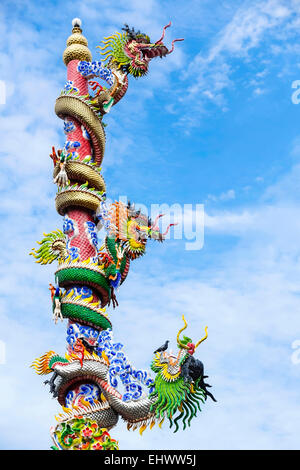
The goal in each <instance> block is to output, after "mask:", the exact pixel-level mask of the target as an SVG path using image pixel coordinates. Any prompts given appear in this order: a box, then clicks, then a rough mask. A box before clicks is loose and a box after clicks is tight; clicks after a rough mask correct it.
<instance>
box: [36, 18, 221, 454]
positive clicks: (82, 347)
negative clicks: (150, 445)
mask: <svg viewBox="0 0 300 470" xmlns="http://www.w3.org/2000/svg"><path fill="white" fill-rule="evenodd" d="M72 24H73V30H72V34H71V36H70V37H69V38H68V40H67V48H66V50H65V51H64V54H63V60H64V63H65V65H66V66H67V82H66V85H65V87H64V89H63V91H62V92H61V94H60V96H59V97H58V98H57V100H56V104H55V112H56V114H57V115H58V117H60V118H61V119H62V120H63V122H64V132H65V134H66V142H65V144H64V147H63V148H62V149H60V150H58V151H57V152H56V150H55V148H54V147H53V148H52V153H51V155H50V157H51V158H52V160H53V164H54V172H53V181H54V183H55V184H56V185H57V188H58V189H57V195H56V200H55V203H56V209H57V211H58V213H59V214H60V215H61V216H63V230H62V231H61V230H56V231H53V232H51V233H49V234H44V238H43V239H42V241H41V242H38V243H39V247H38V248H37V249H33V250H32V252H31V254H32V255H33V256H34V257H35V258H36V260H37V262H38V263H41V264H47V263H52V262H53V261H55V260H56V261H57V262H58V267H57V270H56V272H55V285H52V284H50V287H49V289H50V292H51V300H52V310H53V319H54V321H55V322H57V321H58V320H59V319H60V320H63V319H67V321H68V329H67V352H66V354H65V355H64V356H60V355H59V354H56V353H55V352H54V351H49V352H47V353H46V354H44V355H43V356H41V357H39V358H38V359H36V360H35V361H34V362H33V364H32V367H33V368H34V369H35V370H36V372H37V373H38V374H51V376H50V379H49V380H46V381H45V384H48V385H49V387H50V392H51V393H52V394H53V396H54V397H56V398H57V400H58V402H59V403H60V405H61V406H62V409H63V413H60V414H59V415H58V416H57V417H56V419H57V424H56V426H54V427H53V428H51V436H52V440H53V443H54V445H53V448H54V449H77V450H78V449H87V450H101V449H108V450H114V449H118V443H117V442H116V441H115V440H114V439H111V437H110V435H109V431H110V429H111V428H113V427H114V426H115V425H116V424H117V422H118V419H119V417H120V416H121V417H122V418H123V419H124V420H125V421H126V422H127V424H128V429H130V428H132V429H136V428H139V429H140V433H142V432H143V431H144V429H145V428H146V427H147V426H148V425H149V426H150V428H152V427H153V425H154V424H155V423H156V422H158V423H159V424H160V425H161V424H162V422H163V420H164V419H165V418H168V419H169V422H170V425H171V426H172V425H174V428H175V431H177V430H178V428H179V423H180V421H182V423H183V427H184V428H185V427H186V425H190V422H191V419H192V418H193V417H194V416H196V414H197V410H200V404H201V403H203V402H204V401H205V400H206V398H207V396H210V397H211V398H212V399H213V400H214V397H213V395H212V394H211V393H210V392H209V391H208V390H207V387H209V385H208V384H206V383H205V382H204V379H205V378H206V376H205V375H204V368H203V364H202V362H201V361H199V360H197V359H195V358H194V357H193V354H194V352H195V350H196V348H197V347H198V345H199V344H200V343H201V342H202V341H203V340H204V339H206V337H207V330H206V334H205V336H204V337H203V338H202V339H201V340H200V341H198V343H197V344H194V343H193V342H192V340H191V338H188V337H186V336H184V337H183V338H181V339H180V334H181V333H182V331H183V330H184V329H185V328H186V327H187V323H186V321H185V319H184V317H183V321H184V327H183V328H182V329H181V330H180V331H179V333H178V335H177V345H178V354H177V356H174V355H173V354H170V353H168V352H167V348H159V349H158V350H157V352H155V354H154V358H153V362H152V364H151V369H152V371H153V372H154V373H155V378H154V379H153V378H151V376H150V374H149V373H148V372H146V371H142V370H138V369H136V368H134V367H133V366H132V364H131V363H130V362H129V360H128V358H127V356H126V354H125V352H124V350H123V345H122V344H120V343H118V342H114V339H113V333H112V324H111V321H110V319H109V317H108V314H107V312H106V307H107V306H109V305H112V307H114V308H115V307H116V306H117V305H118V301H117V297H116V291H117V289H118V288H119V287H120V285H121V284H123V282H124V281H125V279H126V277H127V275H128V272H129V268H130V263H131V261H133V260H135V259H136V258H138V257H140V256H142V255H143V254H144V253H145V248H146V243H147V241H148V239H154V240H158V241H163V240H164V238H165V235H166V233H167V231H168V229H169V227H168V229H167V231H166V232H165V233H161V232H160V229H159V226H158V221H159V218H160V216H161V215H159V216H158V217H157V218H156V219H155V220H154V221H151V219H150V218H148V217H146V216H145V215H143V214H142V213H141V212H140V211H138V210H136V208H135V206H134V204H131V203H128V204H125V203H123V202H121V201H116V202H114V203H112V204H111V205H110V206H108V207H107V205H106V203H105V200H106V188H105V182H104V179H103V177H102V175H101V164H102V160H103V156H104V150H105V131H104V124H103V122H102V120H103V116H104V115H105V114H106V113H108V112H109V111H110V109H111V107H112V106H114V105H115V104H116V103H117V102H118V101H119V100H120V99H121V98H122V97H123V96H124V95H125V93H126V90H127V87H128V76H130V75H132V76H133V77H141V76H143V75H145V74H146V73H147V72H148V67H149V63H150V61H151V60H152V59H153V58H154V57H164V56H166V55H168V54H170V53H171V52H172V51H173V49H174V43H175V42H176V41H181V40H182V39H175V40H174V41H173V42H172V47H171V49H170V50H169V49H168V48H167V47H166V46H165V45H164V44H163V42H162V41H163V38H164V35H165V30H166V28H167V27H169V26H170V24H168V25H167V26H165V27H164V29H163V33H162V36H161V38H160V39H159V40H158V41H156V42H155V43H151V41H150V38H149V37H148V36H147V35H146V34H142V33H141V32H140V31H137V32H136V31H135V30H134V29H131V28H129V27H128V25H125V28H123V30H122V31H123V32H122V33H119V32H117V33H115V34H114V35H112V36H109V37H108V38H105V40H104V41H103V43H102V46H101V47H100V50H101V51H102V54H103V55H104V59H103V61H101V62H100V61H92V57H91V53H90V50H89V49H88V43H87V40H86V38H85V37H84V36H83V35H82V30H81V21H80V20H79V19H74V20H73V23H72ZM98 79H101V80H102V82H101V83H103V82H104V83H105V84H106V85H104V84H103V85H101V84H100V83H99V81H98ZM102 227H104V228H105V230H106V236H105V238H104V239H103V240H102V242H101V243H99V241H98V235H97V232H98V230H99V229H100V228H102ZM120 382H121V384H122V387H123V390H124V393H123V394H121V392H120V391H119V390H118V385H119V383H120ZM121 384H120V385H121Z"/></svg>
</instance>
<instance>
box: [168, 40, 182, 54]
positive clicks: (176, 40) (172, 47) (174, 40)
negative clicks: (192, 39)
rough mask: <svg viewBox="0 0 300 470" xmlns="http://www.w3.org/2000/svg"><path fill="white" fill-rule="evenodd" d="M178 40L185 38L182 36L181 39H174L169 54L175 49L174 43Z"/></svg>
mask: <svg viewBox="0 0 300 470" xmlns="http://www.w3.org/2000/svg"><path fill="white" fill-rule="evenodd" d="M177 41H184V38H180V39H173V41H172V49H170V50H169V51H168V52H167V54H171V52H173V51H174V43H175V42H177Z"/></svg>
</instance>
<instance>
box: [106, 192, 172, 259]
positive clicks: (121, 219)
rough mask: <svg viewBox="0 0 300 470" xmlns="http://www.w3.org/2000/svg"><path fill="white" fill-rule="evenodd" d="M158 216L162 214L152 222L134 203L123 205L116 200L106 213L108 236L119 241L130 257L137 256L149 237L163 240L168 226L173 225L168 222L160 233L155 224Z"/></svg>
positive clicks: (142, 251) (144, 248)
mask: <svg viewBox="0 0 300 470" xmlns="http://www.w3.org/2000/svg"><path fill="white" fill-rule="evenodd" d="M160 217H162V214H160V215H159V216H157V217H156V219H155V221H154V223H152V221H151V219H150V218H149V217H147V216H146V215H144V214H142V213H141V211H139V210H136V209H135V207H134V204H131V203H130V202H129V203H128V204H127V205H125V204H123V203H122V202H120V201H116V202H114V203H113V204H112V205H111V207H110V210H109V213H108V215H107V220H108V221H109V228H108V232H109V236H110V237H112V236H113V237H115V238H116V240H117V241H119V242H120V244H121V245H122V247H123V249H124V250H125V252H126V254H127V256H128V257H129V258H130V259H135V258H138V257H139V256H141V255H143V254H144V253H145V250H146V243H147V240H148V239H149V238H152V239H154V240H158V241H163V240H164V237H165V235H166V234H167V232H168V230H169V228H170V227H171V226H172V225H174V224H170V225H169V226H168V228H167V230H166V231H165V232H164V233H161V232H160V230H159V227H158V225H157V222H158V219H159V218H160Z"/></svg>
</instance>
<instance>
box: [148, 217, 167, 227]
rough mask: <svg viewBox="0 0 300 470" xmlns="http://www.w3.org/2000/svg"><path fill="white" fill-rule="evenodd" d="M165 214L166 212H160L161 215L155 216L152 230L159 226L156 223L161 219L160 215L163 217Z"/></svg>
mask: <svg viewBox="0 0 300 470" xmlns="http://www.w3.org/2000/svg"><path fill="white" fill-rule="evenodd" d="M164 215H165V214H159V215H158V216H157V217H156V218H155V220H154V222H153V224H152V225H151V228H152V230H154V229H155V228H157V227H156V224H157V222H158V219H160V217H163V216H164Z"/></svg>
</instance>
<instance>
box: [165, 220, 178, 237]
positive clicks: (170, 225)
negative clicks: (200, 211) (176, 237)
mask: <svg viewBox="0 0 300 470" xmlns="http://www.w3.org/2000/svg"><path fill="white" fill-rule="evenodd" d="M174 225H178V223H176V224H169V225H168V227H167V230H166V231H165V232H164V233H163V234H162V236H163V237H165V236H166V235H167V233H168V231H169V230H170V227H173V226H174Z"/></svg>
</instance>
